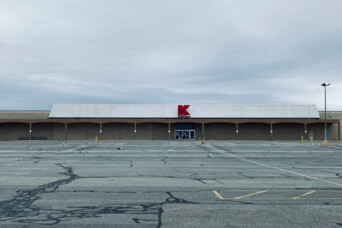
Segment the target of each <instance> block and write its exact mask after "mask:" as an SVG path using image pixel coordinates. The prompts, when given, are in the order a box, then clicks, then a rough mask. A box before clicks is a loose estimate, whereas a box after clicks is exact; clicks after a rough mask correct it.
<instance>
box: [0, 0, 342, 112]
mask: <svg viewBox="0 0 342 228" xmlns="http://www.w3.org/2000/svg"><path fill="white" fill-rule="evenodd" d="M341 12H342V1H341V0H272V1H270V0H258V1H256V0H215V1H208V0H193V1H192V0H170V1H168V0H96V1H95V0H37V1H33V0H25V1H22V0H0V109H2V110H3V109H50V108H51V106H52V104H54V103H161V104H202V103H203V104H207V103H214V104H215V103H227V104H316V105H317V107H318V108H319V109H320V110H322V109H323V107H324V89H323V87H321V86H320V84H321V83H322V82H330V83H331V84H332V85H331V86H330V87H328V90H327V91H328V92H327V95H328V103H327V104H328V110H342V92H341V91H342V13H341Z"/></svg>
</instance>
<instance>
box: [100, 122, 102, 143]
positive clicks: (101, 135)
mask: <svg viewBox="0 0 342 228" xmlns="http://www.w3.org/2000/svg"><path fill="white" fill-rule="evenodd" d="M100 140H102V123H100Z"/></svg>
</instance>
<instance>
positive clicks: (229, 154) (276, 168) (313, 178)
mask: <svg viewBox="0 0 342 228" xmlns="http://www.w3.org/2000/svg"><path fill="white" fill-rule="evenodd" d="M205 145H206V146H207V147H209V148H211V149H213V150H214V151H215V152H219V153H224V154H226V155H228V156H230V157H234V158H236V159H239V160H241V161H245V162H248V163H252V164H254V165H258V166H263V167H267V168H270V169H275V170H279V171H282V172H287V173H292V174H294V175H297V176H302V177H306V178H309V179H312V180H317V181H321V182H325V183H329V184H332V185H336V186H339V187H342V184H339V183H336V182H332V181H328V180H322V179H319V178H316V177H313V176H309V175H306V174H302V173H298V172H294V171H291V170H287V169H282V168H278V167H275V166H270V165H265V164H262V163H260V162H255V161H252V160H249V159H246V158H241V157H239V156H237V155H234V154H231V153H229V152H227V151H222V150H218V149H216V148H215V147H213V146H211V145H209V144H205Z"/></svg>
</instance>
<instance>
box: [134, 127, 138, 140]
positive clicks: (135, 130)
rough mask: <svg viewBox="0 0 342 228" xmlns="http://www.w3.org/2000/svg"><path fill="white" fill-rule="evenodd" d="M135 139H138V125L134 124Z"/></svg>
mask: <svg viewBox="0 0 342 228" xmlns="http://www.w3.org/2000/svg"><path fill="white" fill-rule="evenodd" d="M134 139H135V140H136V139H137V123H134Z"/></svg>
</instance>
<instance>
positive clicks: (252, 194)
mask: <svg viewBox="0 0 342 228" xmlns="http://www.w3.org/2000/svg"><path fill="white" fill-rule="evenodd" d="M264 192H268V191H267V190H263V191H260V192H254V193H251V194H247V195H243V196H238V197H235V198H233V199H242V198H245V197H247V196H254V195H258V194H261V193H264Z"/></svg>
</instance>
